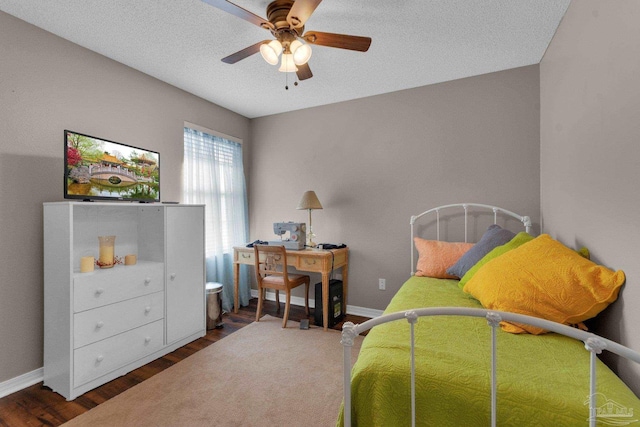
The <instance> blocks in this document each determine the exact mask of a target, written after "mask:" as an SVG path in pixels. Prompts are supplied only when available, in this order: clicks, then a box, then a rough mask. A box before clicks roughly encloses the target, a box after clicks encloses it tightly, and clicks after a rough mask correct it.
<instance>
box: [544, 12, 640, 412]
mask: <svg viewBox="0 0 640 427" xmlns="http://www.w3.org/2000/svg"><path fill="white" fill-rule="evenodd" d="M639 17H640V2H638V1H637V0H618V1H615V2H612V1H606V0H580V1H573V2H571V5H570V6H569V9H568V11H567V13H566V15H565V17H564V19H563V21H562V23H561V25H560V27H559V29H558V31H557V33H556V35H555V37H554V39H553V41H552V42H551V45H550V47H549V48H548V50H547V52H546V54H545V56H544V58H543V60H542V62H541V65H540V86H541V91H540V98H541V117H540V122H541V130H540V137H541V148H540V152H541V153H540V159H541V166H540V170H541V172H540V175H541V185H540V187H541V215H542V222H543V230H544V231H545V232H548V233H550V234H551V235H552V236H554V237H556V238H558V239H560V240H561V241H563V242H564V243H566V244H569V245H573V246H583V245H584V246H587V247H588V248H589V249H590V250H591V254H592V259H593V260H594V261H596V262H599V263H602V264H604V265H606V266H608V267H610V268H613V269H616V270H617V269H621V270H624V272H625V273H626V276H627V281H626V284H625V286H624V287H623V289H622V292H621V297H620V298H619V300H618V301H617V302H616V303H614V304H613V305H612V306H610V307H609V308H608V309H607V310H606V311H605V312H604V313H603V314H602V315H601V316H599V317H598V318H597V322H596V324H595V326H596V331H597V332H601V333H603V334H605V335H606V336H607V337H609V338H612V339H614V340H616V341H619V342H621V343H622V344H625V345H627V346H630V347H632V348H634V349H636V350H638V349H640V335H638V327H639V325H640V312H639V311H638V309H637V306H636V303H640V288H639V286H638V285H640V263H638V247H637V245H638V242H640V226H638V212H640V198H639V197H638V188H639V186H640V172H639V166H640V161H639V159H640V79H639V76H640V55H638V52H640V25H638V22H639V21H638V18H639ZM609 362H611V363H610V364H611V365H612V366H613V367H614V368H615V369H616V370H617V371H618V373H619V375H620V376H621V377H622V378H623V379H625V380H626V381H627V383H628V384H630V385H631V386H632V388H633V390H634V391H635V393H636V394H640V369H638V368H637V367H634V366H631V365H630V364H629V363H626V362H622V361H619V360H617V359H614V358H609ZM608 397H609V398H611V399H614V400H615V397H614V396H608Z"/></svg>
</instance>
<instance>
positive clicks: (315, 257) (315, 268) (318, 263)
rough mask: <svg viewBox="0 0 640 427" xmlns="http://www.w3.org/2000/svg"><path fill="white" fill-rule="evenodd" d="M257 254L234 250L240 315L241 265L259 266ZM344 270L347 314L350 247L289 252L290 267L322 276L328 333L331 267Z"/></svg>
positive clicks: (235, 304) (235, 300)
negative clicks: (239, 288)
mask: <svg viewBox="0 0 640 427" xmlns="http://www.w3.org/2000/svg"><path fill="white" fill-rule="evenodd" d="M254 258H255V254H254V251H253V248H247V247H244V246H236V247H234V248H233V311H234V313H237V312H238V307H239V303H238V285H239V283H238V281H239V277H240V264H246V265H253V266H255V260H254ZM332 263H333V269H334V270H335V269H338V268H342V293H343V296H342V304H343V310H344V312H345V313H346V312H347V290H348V286H347V283H348V279H347V276H348V266H349V248H342V249H332V250H322V249H303V250H299V251H294V250H289V249H287V264H288V265H289V266H290V267H294V268H295V269H296V270H299V271H308V272H312V273H320V274H322V321H323V323H324V330H325V331H326V330H327V327H328V322H329V275H330V274H331V267H332Z"/></svg>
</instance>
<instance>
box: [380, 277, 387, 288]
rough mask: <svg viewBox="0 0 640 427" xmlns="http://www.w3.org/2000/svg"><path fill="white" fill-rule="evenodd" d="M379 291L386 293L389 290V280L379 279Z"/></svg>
mask: <svg viewBox="0 0 640 427" xmlns="http://www.w3.org/2000/svg"><path fill="white" fill-rule="evenodd" d="M378 289H380V290H381V291H384V290H385V289H387V280H386V279H378Z"/></svg>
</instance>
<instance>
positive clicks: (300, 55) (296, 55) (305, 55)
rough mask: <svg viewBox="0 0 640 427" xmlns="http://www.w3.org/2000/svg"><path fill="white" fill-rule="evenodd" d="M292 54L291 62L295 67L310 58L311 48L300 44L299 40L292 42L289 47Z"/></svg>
mask: <svg viewBox="0 0 640 427" xmlns="http://www.w3.org/2000/svg"><path fill="white" fill-rule="evenodd" d="M289 49H291V53H292V54H293V62H294V64H296V65H303V64H306V63H307V62H308V61H309V58H311V46H309V45H308V44H304V43H302V42H301V41H300V40H294V41H293V42H292V43H291V46H290V47H289Z"/></svg>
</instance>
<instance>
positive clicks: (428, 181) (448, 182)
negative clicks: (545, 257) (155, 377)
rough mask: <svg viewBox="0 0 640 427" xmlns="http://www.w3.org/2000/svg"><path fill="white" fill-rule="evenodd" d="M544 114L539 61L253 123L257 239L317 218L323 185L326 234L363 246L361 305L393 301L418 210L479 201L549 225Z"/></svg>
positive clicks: (322, 234)
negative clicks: (542, 199) (544, 200)
mask: <svg viewBox="0 0 640 427" xmlns="http://www.w3.org/2000/svg"><path fill="white" fill-rule="evenodd" d="M539 110H540V107H539V73H538V66H537V65H535V66H529V67H524V68H519V69H514V70H510V71H504V72H499V73H493V74H487V75H482V76H478V77H472V78H468V79H463V80H457V81H452V82H448V83H442V84H438V85H432V86H427V87H421V88H417V89H411V90H406V91H401V92H395V93H390V94H386V95H380V96H375V97H370V98H365V99H359V100H354V101H350V102H343V103H339V104H335V105H328V106H323V107H317V108H311V109H307V110H300V111H296V112H291V113H284V114H279V115H274V116H269V117H263V118H258V119H253V120H252V122H251V125H252V126H251V127H252V135H253V137H252V140H253V141H254V144H253V146H252V150H253V156H254V159H255V161H254V162H253V163H252V165H251V169H250V173H251V182H252V192H251V197H250V215H251V216H250V224H251V236H252V239H262V240H275V236H274V234H273V231H272V223H273V222H276V221H300V222H307V213H306V212H305V211H297V210H296V209H295V208H296V206H297V204H298V201H299V199H300V197H301V196H302V193H303V192H304V191H305V190H314V191H315V192H316V194H317V195H318V198H319V199H320V202H321V203H322V204H323V207H324V209H323V210H318V211H314V212H313V224H314V231H315V233H316V234H317V235H318V237H317V239H316V241H317V242H335V243H337V242H345V243H347V244H348V245H349V246H350V249H351V250H350V254H351V262H350V266H349V301H348V303H349V305H355V306H360V307H367V308H373V309H383V308H384V307H385V306H386V305H387V303H388V302H389V300H390V298H391V297H392V296H393V294H394V293H395V292H396V291H397V290H398V289H399V288H400V286H401V285H402V283H403V282H404V281H405V280H406V279H407V278H408V277H409V275H410V271H411V267H410V261H409V241H410V238H409V235H410V233H409V217H410V216H411V215H416V214H419V213H421V212H423V211H424V210H426V209H428V208H431V207H435V206H438V205H441V204H447V203H455V202H479V203H490V204H495V205H498V206H502V207H504V208H507V209H510V210H513V211H516V212H518V213H522V214H525V215H530V216H531V217H532V219H533V221H534V222H538V213H539V209H540V206H539V191H540V175H539V171H540V168H539V147H540V145H539V138H540V135H539V129H540V128H539V117H540V116H539ZM378 278H385V279H387V290H386V291H380V290H378ZM317 279H318V280H319V278H317ZM312 283H313V282H312ZM297 291H299V290H297ZM298 295H301V293H300V292H298Z"/></svg>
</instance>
